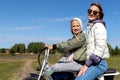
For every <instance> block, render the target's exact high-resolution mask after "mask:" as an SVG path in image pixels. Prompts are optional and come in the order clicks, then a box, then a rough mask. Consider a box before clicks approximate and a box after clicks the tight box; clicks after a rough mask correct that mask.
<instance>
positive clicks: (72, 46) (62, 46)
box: [56, 32, 86, 53]
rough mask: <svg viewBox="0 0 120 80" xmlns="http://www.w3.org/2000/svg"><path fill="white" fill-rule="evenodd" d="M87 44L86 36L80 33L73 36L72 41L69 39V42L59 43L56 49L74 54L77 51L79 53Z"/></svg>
mask: <svg viewBox="0 0 120 80" xmlns="http://www.w3.org/2000/svg"><path fill="white" fill-rule="evenodd" d="M85 43H86V39H85V35H84V33H83V32H81V33H79V34H78V35H76V36H73V38H72V39H69V40H68V41H65V42H62V43H57V44H56V47H57V49H59V50H62V51H67V52H68V51H72V53H74V52H75V51H79V50H78V49H80V48H81V47H82V46H83V45H84V44H85Z"/></svg>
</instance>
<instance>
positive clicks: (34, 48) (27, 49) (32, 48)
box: [0, 42, 120, 56]
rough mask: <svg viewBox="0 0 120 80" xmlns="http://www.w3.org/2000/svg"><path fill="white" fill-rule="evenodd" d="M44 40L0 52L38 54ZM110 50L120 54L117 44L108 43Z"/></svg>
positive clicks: (114, 54)
mask: <svg viewBox="0 0 120 80" xmlns="http://www.w3.org/2000/svg"><path fill="white" fill-rule="evenodd" d="M44 45H45V43H44V42H31V43H29V44H28V45H27V46H25V44H24V43H18V44H14V45H13V46H12V47H11V48H10V49H5V48H1V49H0V53H6V51H7V52H8V53H10V54H12V55H15V54H16V53H19V54H26V53H33V54H37V53H40V50H41V49H42V48H44ZM108 48H109V52H110V55H111V56H120V48H119V47H118V46H116V47H115V48H112V46H111V45H110V44H108ZM55 52H56V51H53V50H51V51H50V53H52V54H54V53H55Z"/></svg>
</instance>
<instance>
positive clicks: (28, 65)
mask: <svg viewBox="0 0 120 80" xmlns="http://www.w3.org/2000/svg"><path fill="white" fill-rule="evenodd" d="M33 61H34V60H32V59H26V60H25V64H24V66H22V68H21V69H20V70H19V71H18V73H15V74H14V77H13V78H12V80H22V79H23V78H25V77H27V76H29V74H30V73H31V72H35V71H34V70H33V68H32V62H33Z"/></svg>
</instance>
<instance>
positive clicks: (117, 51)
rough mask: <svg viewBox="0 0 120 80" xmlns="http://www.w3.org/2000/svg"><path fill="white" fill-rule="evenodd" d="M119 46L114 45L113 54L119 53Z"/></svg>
mask: <svg viewBox="0 0 120 80" xmlns="http://www.w3.org/2000/svg"><path fill="white" fill-rule="evenodd" d="M119 53H120V52H119V48H118V46H116V47H115V49H114V55H119Z"/></svg>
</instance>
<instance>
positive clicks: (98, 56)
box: [75, 3, 109, 80]
mask: <svg viewBox="0 0 120 80" xmlns="http://www.w3.org/2000/svg"><path fill="white" fill-rule="evenodd" d="M103 17H104V13H103V10H102V7H101V5H100V4H99V3H92V4H91V5H90V8H89V9H88V19H89V21H88V24H87V26H88V27H87V29H86V30H85V36H86V44H87V50H86V55H87V60H86V61H85V64H84V65H83V67H82V69H81V70H80V71H79V72H78V75H77V77H76V79H75V80H95V78H96V77H98V76H99V75H101V74H103V73H104V72H105V71H106V70H107V68H108V66H107V62H106V60H105V59H106V58H108V57H109V51H108V47H107V42H106V40H107V32H106V26H105V22H104V21H103Z"/></svg>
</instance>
